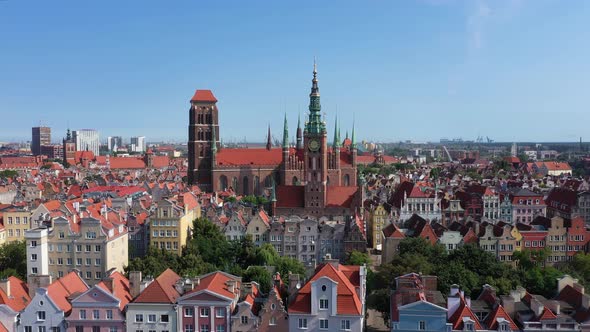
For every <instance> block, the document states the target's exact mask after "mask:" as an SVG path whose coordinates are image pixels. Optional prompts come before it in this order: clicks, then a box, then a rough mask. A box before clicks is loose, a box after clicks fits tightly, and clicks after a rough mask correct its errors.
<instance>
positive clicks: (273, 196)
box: [270, 177, 277, 202]
mask: <svg viewBox="0 0 590 332" xmlns="http://www.w3.org/2000/svg"><path fill="white" fill-rule="evenodd" d="M271 179H272V191H271V193H270V201H271V202H276V201H277V192H276V190H277V186H276V184H275V178H274V177H271Z"/></svg>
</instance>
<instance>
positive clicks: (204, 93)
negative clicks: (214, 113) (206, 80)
mask: <svg viewBox="0 0 590 332" xmlns="http://www.w3.org/2000/svg"><path fill="white" fill-rule="evenodd" d="M191 101H207V102H213V103H215V102H217V98H215V96H214V95H213V92H211V90H196V91H195V94H194V95H193V97H192V98H191Z"/></svg>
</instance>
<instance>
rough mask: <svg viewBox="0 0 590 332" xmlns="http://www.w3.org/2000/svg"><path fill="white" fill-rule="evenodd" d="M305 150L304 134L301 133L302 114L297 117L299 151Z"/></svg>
mask: <svg viewBox="0 0 590 332" xmlns="http://www.w3.org/2000/svg"><path fill="white" fill-rule="evenodd" d="M301 149H303V132H302V131H301V114H299V115H298V116H297V150H301Z"/></svg>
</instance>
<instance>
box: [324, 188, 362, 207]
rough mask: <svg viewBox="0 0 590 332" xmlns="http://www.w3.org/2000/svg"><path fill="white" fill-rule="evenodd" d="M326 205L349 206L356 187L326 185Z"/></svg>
mask: <svg viewBox="0 0 590 332" xmlns="http://www.w3.org/2000/svg"><path fill="white" fill-rule="evenodd" d="M326 190H327V195H326V196H327V197H326V207H348V208H349V207H350V206H351V205H352V202H353V200H354V196H355V195H356V193H357V191H358V189H357V188H356V187H327V188H326Z"/></svg>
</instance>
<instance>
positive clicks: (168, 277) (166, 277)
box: [133, 269, 180, 303]
mask: <svg viewBox="0 0 590 332" xmlns="http://www.w3.org/2000/svg"><path fill="white" fill-rule="evenodd" d="M179 279H180V276H179V275H178V274H176V273H175V272H174V271H172V270H171V269H166V271H164V272H162V274H160V275H159V276H158V277H157V278H156V280H154V281H153V282H152V283H150V284H149V285H148V286H147V287H146V288H145V289H144V290H143V292H141V294H139V296H138V297H136V298H135V300H133V303H174V302H176V299H177V298H179V297H180V294H179V293H178V291H176V288H175V287H174V284H176V282H177V281H178V280H179Z"/></svg>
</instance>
